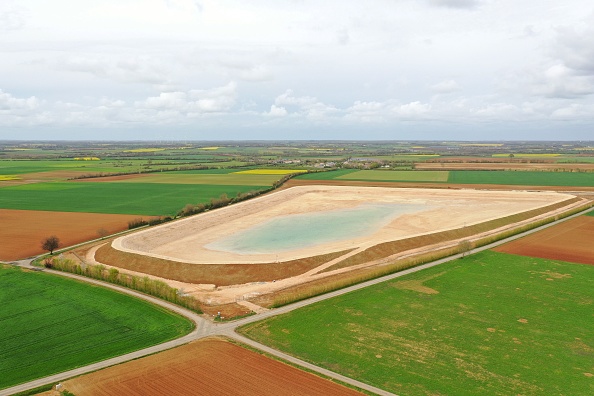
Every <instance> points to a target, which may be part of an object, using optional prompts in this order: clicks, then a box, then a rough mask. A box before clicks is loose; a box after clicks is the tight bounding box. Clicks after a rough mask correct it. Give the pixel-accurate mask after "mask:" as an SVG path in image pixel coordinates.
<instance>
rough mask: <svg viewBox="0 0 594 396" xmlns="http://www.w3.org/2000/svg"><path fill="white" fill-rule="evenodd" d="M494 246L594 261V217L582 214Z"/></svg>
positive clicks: (524, 253)
mask: <svg viewBox="0 0 594 396" xmlns="http://www.w3.org/2000/svg"><path fill="white" fill-rule="evenodd" d="M590 213H592V212H590ZM494 250H496V251H498V252H504V253H511V254H518V255H522V256H530V257H541V258H547V259H554V260H564V261H569V262H572V263H582V264H592V265H594V217H592V216H580V217H577V218H575V219H572V220H569V221H566V222H564V223H562V224H558V225H555V226H554V227H550V228H547V229H545V230H542V231H539V232H537V233H534V234H531V235H528V236H526V237H524V238H521V239H517V240H515V241H512V242H509V243H506V244H504V245H501V246H498V247H497V248H495V249H494Z"/></svg>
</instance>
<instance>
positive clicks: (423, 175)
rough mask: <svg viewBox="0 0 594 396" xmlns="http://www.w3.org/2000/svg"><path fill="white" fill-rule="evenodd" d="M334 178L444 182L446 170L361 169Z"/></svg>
mask: <svg viewBox="0 0 594 396" xmlns="http://www.w3.org/2000/svg"><path fill="white" fill-rule="evenodd" d="M335 179H336V180H369V181H406V182H409V181H415V182H417V181H418V182H446V181H448V172H447V171H422V172H421V171H419V172H413V171H386V170H382V171H374V170H361V171H357V172H354V173H348V174H346V175H342V176H337V177H335Z"/></svg>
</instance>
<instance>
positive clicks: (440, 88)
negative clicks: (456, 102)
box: [431, 80, 460, 94]
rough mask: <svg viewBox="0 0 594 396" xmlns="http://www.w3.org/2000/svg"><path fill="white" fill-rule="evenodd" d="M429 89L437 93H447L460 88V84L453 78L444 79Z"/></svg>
mask: <svg viewBox="0 0 594 396" xmlns="http://www.w3.org/2000/svg"><path fill="white" fill-rule="evenodd" d="M431 90H432V91H433V92H435V93H438V94H448V93H452V92H456V91H459V90H460V86H459V85H458V83H457V82H456V81H454V80H444V81H441V82H439V83H437V84H434V85H432V86H431Z"/></svg>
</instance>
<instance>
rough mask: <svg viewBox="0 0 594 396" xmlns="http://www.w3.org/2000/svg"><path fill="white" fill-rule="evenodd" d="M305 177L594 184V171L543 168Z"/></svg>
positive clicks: (342, 173)
mask: <svg viewBox="0 0 594 396" xmlns="http://www.w3.org/2000/svg"><path fill="white" fill-rule="evenodd" d="M297 179H306V180H360V181H392V182H397V181H402V182H447V183H449V184H508V185H519V186H578V187H593V186H594V173H592V172H589V173H587V172H542V171H466V170H460V171H449V172H447V171H385V170H362V171H360V170H356V169H344V170H337V171H329V172H319V173H310V174H307V175H300V176H297Z"/></svg>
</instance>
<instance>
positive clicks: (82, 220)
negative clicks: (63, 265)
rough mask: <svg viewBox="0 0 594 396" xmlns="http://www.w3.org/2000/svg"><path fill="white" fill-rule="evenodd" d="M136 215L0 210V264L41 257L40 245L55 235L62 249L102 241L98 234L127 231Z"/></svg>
mask: <svg viewBox="0 0 594 396" xmlns="http://www.w3.org/2000/svg"><path fill="white" fill-rule="evenodd" d="M136 218H138V216H136V215H114V214H97V213H71V212H46V211H37V210H8V209H0V224H1V226H0V240H1V241H2V243H1V244H0V260H4V261H11V260H17V259H21V258H25V257H30V256H33V255H36V254H41V253H43V252H44V250H43V249H42V248H41V241H42V239H44V238H47V237H48V236H51V235H55V236H57V237H58V238H59V239H60V242H61V245H62V246H70V245H74V244H76V243H80V242H84V241H88V240H90V239H95V238H98V237H99V234H98V232H97V231H98V230H99V229H101V228H103V229H105V230H106V231H107V232H108V233H110V234H111V233H114V232H118V231H123V230H125V229H127V228H128V221H130V220H132V219H136Z"/></svg>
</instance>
